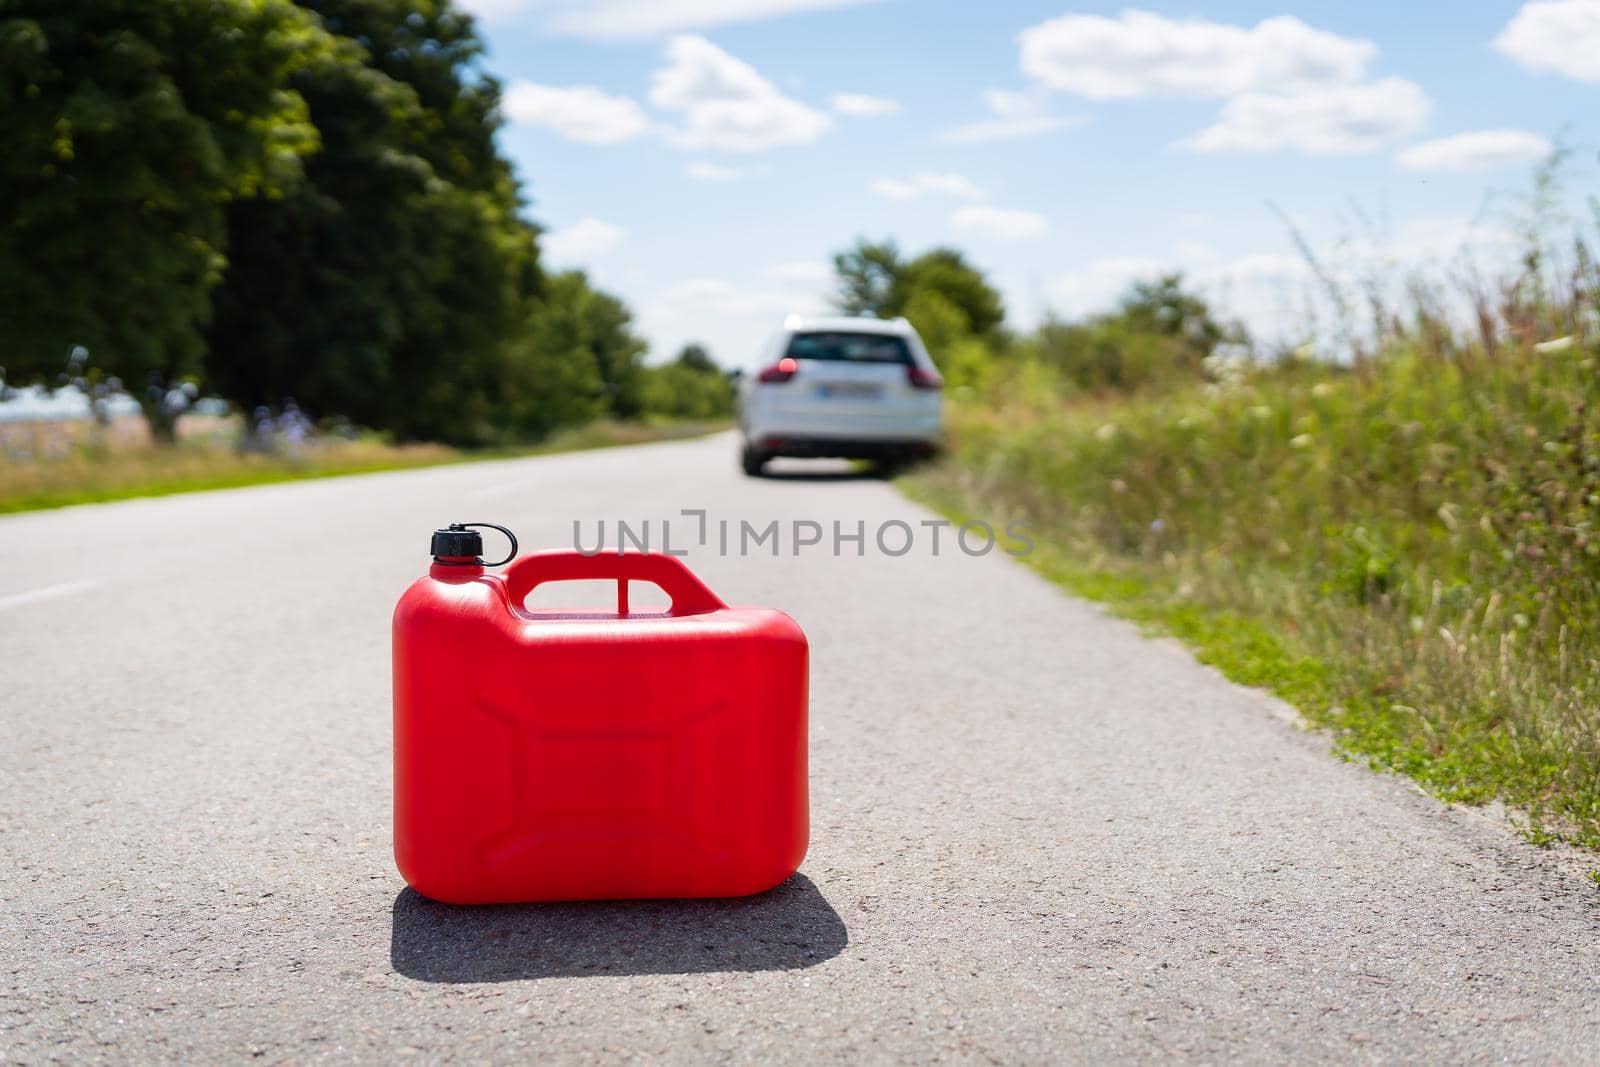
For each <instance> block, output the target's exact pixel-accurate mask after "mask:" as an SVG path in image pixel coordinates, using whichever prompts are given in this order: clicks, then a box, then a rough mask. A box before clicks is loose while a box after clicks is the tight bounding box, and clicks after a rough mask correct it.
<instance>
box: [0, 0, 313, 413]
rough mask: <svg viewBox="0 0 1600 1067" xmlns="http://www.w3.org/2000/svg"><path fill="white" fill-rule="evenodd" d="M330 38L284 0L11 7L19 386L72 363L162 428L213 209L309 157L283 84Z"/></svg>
mask: <svg viewBox="0 0 1600 1067" xmlns="http://www.w3.org/2000/svg"><path fill="white" fill-rule="evenodd" d="M331 44H332V42H331V40H330V38H329V37H328V35H327V34H326V33H325V32H324V31H323V30H322V29H321V28H320V27H319V25H318V23H317V20H316V19H315V17H313V16H312V15H310V14H309V13H308V12H306V11H305V10H303V9H302V8H300V7H297V6H296V5H294V4H292V3H290V2H288V0H209V2H207V3H203V4H202V3H194V2H191V0H34V2H27V0H14V2H11V3H8V4H7V5H6V7H5V9H4V15H3V17H0V122H3V124H4V127H5V130H6V150H5V152H4V153H0V279H3V282H4V284H0V335H3V336H4V339H5V349H4V356H3V359H0V362H3V363H4V365H5V368H6V373H7V375H8V380H9V381H10V382H12V383H20V382H26V381H44V382H46V383H47V384H55V383H56V378H57V375H58V374H59V373H60V372H61V371H62V369H63V368H64V367H65V365H66V363H67V360H68V357H69V353H71V352H72V351H73V350H74V349H76V348H79V347H81V348H86V349H87V350H88V360H89V362H90V365H91V366H92V367H93V368H94V372H95V373H97V374H99V375H101V376H105V377H109V378H115V379H119V380H120V381H121V382H123V383H125V384H126V387H127V388H128V389H129V391H130V392H132V394H133V395H134V396H135V397H137V398H139V399H140V400H141V402H142V403H143V404H144V405H145V407H146V411H147V413H148V414H149V415H150V416H151V418H152V425H153V426H154V427H155V428H156V430H157V431H158V432H162V431H166V430H169V429H170V421H169V419H168V418H167V415H168V414H169V412H167V411H166V409H165V407H164V406H163V405H162V403H161V398H162V397H163V396H164V395H165V394H166V392H167V387H168V386H169V385H171V384H172V383H173V382H175V381H176V380H177V379H178V378H180V377H182V376H184V375H188V374H190V373H192V372H194V371H195V370H197V369H198V364H199V358H200V354H201V350H202V333H203V329H204V326H205V322H206V319H207V316H208V311H209V307H210V302H209V294H210V292H211V290H212V288H213V287H214V286H215V285H216V283H217V281H218V279H219V278H220V277H221V274H222V270H223V267H224V264H225V259H224V251H225V246H226V229H225V225H224V218H223V211H224V206H225V205H226V204H227V203H228V202H229V201H231V200H234V199H236V198H238V197H241V196H252V195H255V196H273V195H277V194H278V193H280V192H281V191H282V190H283V189H284V188H285V187H287V186H289V185H291V184H292V183H293V182H294V180H295V179H296V177H297V175H298V172H299V169H300V159H301V157H302V156H304V155H306V154H307V153H309V152H311V151H313V150H314V149H315V148H316V146H317V143H318V137H317V130H316V128H315V126H314V125H313V124H312V123H311V121H310V120H309V115H308V111H307V106H306V102H305V100H304V99H303V98H302V97H301V96H300V95H299V94H298V93H297V92H296V91H294V89H293V88H292V87H291V84H290V83H291V81H292V80H293V78H294V77H295V75H296V74H297V72H299V71H300V70H302V69H304V68H306V67H307V66H308V65H310V64H313V63H316V62H318V61H319V60H321V59H323V58H324V57H326V56H327V55H328V54H329V52H330V49H331Z"/></svg>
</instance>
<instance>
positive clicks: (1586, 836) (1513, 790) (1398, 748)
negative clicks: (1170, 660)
mask: <svg viewBox="0 0 1600 1067" xmlns="http://www.w3.org/2000/svg"><path fill="white" fill-rule="evenodd" d="M1594 270H1595V268H1594V260H1593V257H1592V256H1591V255H1590V251H1589V248H1588V246H1586V245H1585V244H1584V243H1582V242H1577V243H1575V244H1574V245H1573V246H1572V247H1571V249H1570V250H1569V254H1568V255H1566V256H1565V257H1564V258H1563V259H1562V265H1561V267H1560V269H1559V271H1558V270H1555V269H1553V268H1552V266H1551V261H1550V260H1549V259H1548V258H1544V257H1541V256H1529V257H1525V259H1524V263H1523V269H1522V270H1521V271H1520V272H1518V273H1516V274H1515V275H1513V276H1512V277H1511V278H1510V280H1508V281H1507V282H1505V283H1503V284H1498V285H1494V286H1485V285H1481V284H1476V285H1474V286H1471V287H1468V288H1467V289H1466V290H1465V291H1466V295H1467V297H1468V299H1467V300H1466V301H1465V302H1464V303H1465V304H1466V306H1469V307H1470V310H1471V314H1470V317H1469V321H1468V322H1467V323H1466V324H1465V325H1463V323H1462V322H1460V321H1459V320H1452V319H1451V317H1450V316H1449V315H1447V314H1445V313H1443V312H1439V311H1437V310H1436V308H1437V307H1438V302H1437V301H1436V300H1432V299H1428V298H1427V297H1428V296H1429V294H1434V293H1437V290H1435V289H1431V288H1427V287H1418V286H1411V287H1410V288H1409V289H1408V290H1407V291H1408V292H1410V293H1411V294H1412V296H1411V302H1410V304H1409V306H1406V307H1403V308H1400V309H1395V308H1389V307H1384V306H1382V305H1381V303H1375V304H1373V305H1371V307H1372V308H1373V309H1374V316H1375V320H1376V321H1377V322H1378V323H1379V324H1380V325H1381V331H1379V332H1375V333H1372V334H1371V335H1370V336H1371V343H1370V346H1369V347H1368V348H1367V349H1366V350H1365V351H1363V352H1360V353H1358V354H1357V356H1356V358H1354V359H1352V360H1350V361H1348V362H1342V363H1318V362H1311V361H1307V360H1304V359H1287V360H1282V361H1277V362H1271V363H1266V364H1255V363H1248V362H1244V363H1233V364H1230V365H1227V366H1224V367H1214V368H1213V373H1212V375H1211V376H1210V380H1206V381H1196V382H1193V383H1192V384H1189V385H1186V386H1176V387H1174V386H1165V387H1161V388H1156V389H1151V390H1146V391H1142V392H1134V393H1132V394H1131V395H1129V394H1110V393H1102V394H1100V395H1090V394H1085V393H1082V392H1073V391H1071V390H1070V389H1066V388H1062V387H1060V386H1059V384H1057V385H1056V386H1053V387H1051V386H1049V385H1048V383H1045V384H1041V379H1040V378H1039V376H1038V374H1039V372H1038V368H1036V367H1034V368H1029V367H1024V368H1018V369H1016V371H1015V372H1014V373H1013V374H1011V375H1010V376H1009V377H1007V378H1006V379H1005V381H1004V382H1002V383H1000V384H998V385H996V386H994V387H992V388H990V389H988V390H987V391H986V393H985V395H984V396H983V397H982V399H981V401H980V400H978V399H976V398H972V399H970V400H969V402H967V403H963V404H958V405H957V406H956V409H955V411H954V413H953V448H952V452H951V455H950V457H949V459H948V461H947V462H945V463H944V464H942V465H941V466H938V467H935V468H932V469H930V470H928V471H926V472H923V473H922V474H920V475H918V476H917V478H916V479H915V481H914V482H913V486H914V491H917V492H920V493H922V494H923V495H925V496H926V497H928V498H929V499H931V500H933V501H934V502H935V503H938V504H941V505H943V506H944V507H946V508H947V509H949V510H952V511H963V512H972V513H982V514H986V515H995V516H996V517H998V516H999V515H1005V516H1008V517H1022V518H1026V519H1028V520H1031V521H1032V522H1033V523H1034V526H1035V535H1036V538H1037V540H1039V541H1040V542H1041V543H1042V544H1044V545H1046V546H1048V551H1047V552H1045V553H1044V554H1043V555H1042V556H1041V557H1040V560H1041V564H1042V565H1043V566H1044V567H1045V568H1046V569H1047V570H1048V571H1049V572H1050V573H1052V574H1053V575H1054V576H1055V577H1057V578H1059V579H1061V580H1063V581H1065V582H1066V583H1067V584H1069V585H1070V586H1072V587H1073V588H1075V589H1077V590H1079V591H1081V592H1084V593H1086V594H1088V595H1092V596H1098V597H1100V598H1102V599H1107V600H1110V601H1111V602H1113V603H1114V604H1116V605H1117V606H1119V607H1120V608H1122V609H1123V610H1125V611H1127V612H1128V613H1129V614H1132V615H1134V616H1136V617H1138V618H1141V619H1144V620H1147V621H1149V622H1151V623H1153V624H1156V625H1158V626H1164V627H1166V628H1167V629H1169V630H1172V631H1174V632H1177V633H1178V634H1179V635H1180V636H1183V637H1184V638H1186V639H1187V640H1189V641H1190V642H1191V643H1192V644H1194V645H1195V646H1196V648H1197V650H1198V651H1199V652H1200V654H1201V655H1202V657H1203V658H1207V659H1210V660H1212V661H1214V662H1216V663H1218V665H1219V666H1222V667H1223V668H1224V669H1225V670H1227V671H1229V672H1230V673H1233V674H1234V675H1235V676H1237V677H1240V678H1241V679H1242V680H1245V681H1249V682H1252V683H1256V684H1263V685H1267V686H1270V687H1273V688H1275V689H1277V690H1278V691H1279V692H1281V693H1283V694H1284V695H1285V696H1286V697H1288V698H1289V699H1291V700H1292V701H1293V702H1295V703H1297V704H1298V705H1299V706H1300V708H1301V710H1302V711H1303V712H1304V713H1305V714H1306V715H1307V716H1308V717H1309V718H1310V719H1312V720H1313V721H1315V722H1318V723H1320V724H1323V725H1326V726H1328V727H1330V728H1332V729H1333V730H1335V731H1336V732H1337V735H1338V737H1339V739H1340V741H1341V743H1342V744H1343V745H1344V746H1345V748H1346V749H1347V751H1349V752H1351V753H1353V754H1356V755H1359V756H1360V757H1362V758H1365V759H1368V760H1370V761H1371V762H1372V763H1374V764H1375V765H1377V766H1381V767H1385V768H1391V769H1395V770H1400V771H1404V772H1406V773H1409V774H1411V775H1413V776H1415V777H1416V778H1417V779H1418V780H1419V781H1421V782H1423V783H1424V784H1426V785H1427V786H1428V787H1429V788H1430V789H1432V790H1433V791H1435V792H1437V793H1438V794H1440V795H1442V796H1444V797H1447V798H1450V799H1456V800H1463V801H1484V800H1488V799H1491V798H1500V799H1503V800H1506V801H1509V802H1511V803H1512V804H1514V805H1516V806H1517V807H1518V809H1519V810H1520V811H1522V812H1523V813H1525V816H1526V818H1527V820H1528V827H1529V830H1530V832H1531V833H1533V834H1534V835H1535V836H1536V837H1545V836H1559V837H1563V838H1567V839H1570V840H1574V841H1578V842H1581V843H1583V844H1586V845H1588V846H1590V847H1596V848H1600V373H1597V370H1600V343H1597V333H1600V330H1597V328H1596V321H1597V319H1596V308H1597V305H1596V295H1597V294H1600V284H1597V279H1596V277H1595V274H1594Z"/></svg>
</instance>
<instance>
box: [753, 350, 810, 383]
mask: <svg viewBox="0 0 1600 1067" xmlns="http://www.w3.org/2000/svg"><path fill="white" fill-rule="evenodd" d="M799 369H800V364H798V363H796V362H795V361H794V360H792V359H790V358H789V357H788V356H784V357H783V358H782V359H780V360H778V362H776V363H774V364H773V365H772V366H770V367H768V368H767V369H766V370H764V371H762V372H761V379H760V380H761V381H763V382H786V381H788V380H789V379H790V378H793V377H794V372H795V371H797V370H799Z"/></svg>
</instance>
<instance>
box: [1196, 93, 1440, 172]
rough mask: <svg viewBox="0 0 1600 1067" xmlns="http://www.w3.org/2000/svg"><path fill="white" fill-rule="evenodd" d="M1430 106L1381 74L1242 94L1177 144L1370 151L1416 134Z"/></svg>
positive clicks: (1209, 148)
mask: <svg viewBox="0 0 1600 1067" xmlns="http://www.w3.org/2000/svg"><path fill="white" fill-rule="evenodd" d="M1431 109H1432V104H1431V103H1430V102H1429V100H1428V97H1427V94H1425V93H1424V92H1423V91H1422V90H1421V89H1420V88H1419V87H1418V86H1416V85H1415V84H1413V83H1412V82H1408V81H1406V80H1405V79H1404V78H1381V79H1379V80H1378V81H1375V82H1371V83H1368V84H1363V85H1342V86H1335V87H1332V88H1328V89H1317V90H1312V91H1308V92H1304V93H1298V94H1296V95H1293V96H1271V95H1267V94H1263V93H1246V94H1244V95H1243V96H1236V97H1234V98H1233V99H1231V100H1229V101H1228V102H1227V103H1226V104H1224V105H1223V107H1222V115H1221V117H1220V119H1219V120H1218V121H1217V123H1216V124H1215V125H1212V126H1208V127H1206V128H1205V129H1203V130H1201V131H1200V132H1199V133H1197V134H1195V135H1194V136H1193V137H1190V138H1188V139H1187V140H1185V141H1184V142H1182V144H1183V146H1184V147H1186V148H1190V149H1193V150H1194V151H1196V152H1271V151H1275V150H1278V149H1284V148H1293V149H1297V150H1299V151H1301V152H1307V153H1310V154H1312V155H1348V154H1353V153H1357V152H1370V151H1372V150H1373V149H1375V148H1378V147H1381V146H1382V145H1384V144H1386V143H1387V142H1389V141H1393V140H1395V139H1397V138H1400V137H1405V136H1408V135H1410V134H1413V133H1416V132H1417V131H1418V130H1419V129H1421V128H1422V125H1423V124H1424V123H1425V122H1426V121H1427V118H1428V113H1429V111H1430V110H1431Z"/></svg>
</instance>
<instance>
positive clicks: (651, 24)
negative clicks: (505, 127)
mask: <svg viewBox="0 0 1600 1067" xmlns="http://www.w3.org/2000/svg"><path fill="white" fill-rule="evenodd" d="M875 2H876V0H469V3H468V6H469V7H474V6H487V7H488V8H490V9H499V11H500V12H501V13H502V15H503V14H504V13H505V12H506V10H507V9H510V10H511V11H513V12H515V13H523V12H529V11H538V12H540V13H541V14H542V16H543V17H542V19H541V22H542V24H543V26H544V28H545V29H547V30H550V31H552V32H555V33H564V34H569V35H571V36H574V37H589V38H598V39H602V40H611V39H617V38H628V37H653V36H656V35H658V34H663V33H675V32H677V31H679V30H703V29H709V28H711V27H713V26H729V25H733V24H734V23H739V22H756V21H759V20H761V19H769V18H777V17H780V16H783V15H798V14H802V13H804V12H808V11H830V10H836V9H838V8H846V7H856V6H858V5H861V4H867V3H875Z"/></svg>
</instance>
